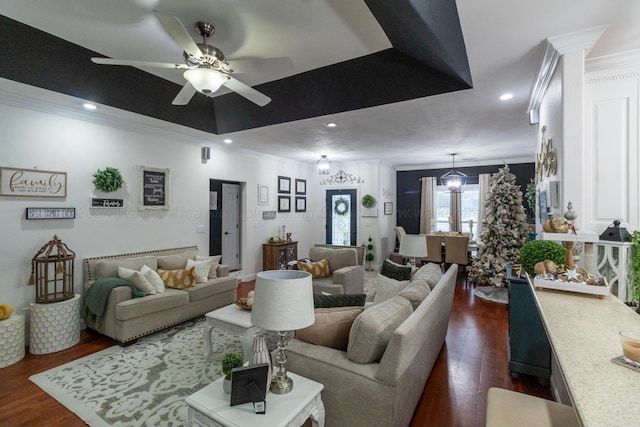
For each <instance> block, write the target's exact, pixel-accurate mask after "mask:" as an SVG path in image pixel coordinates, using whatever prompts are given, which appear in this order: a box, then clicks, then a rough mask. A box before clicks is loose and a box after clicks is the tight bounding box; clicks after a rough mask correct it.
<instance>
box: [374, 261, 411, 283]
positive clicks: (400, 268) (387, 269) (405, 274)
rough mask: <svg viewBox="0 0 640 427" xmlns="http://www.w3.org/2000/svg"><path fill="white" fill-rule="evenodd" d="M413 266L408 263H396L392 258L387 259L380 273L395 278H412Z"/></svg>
mask: <svg viewBox="0 0 640 427" xmlns="http://www.w3.org/2000/svg"><path fill="white" fill-rule="evenodd" d="M412 269H413V268H412V267H411V266H410V265H409V266H406V265H400V264H396V263H395V262H393V261H391V260H390V259H388V258H387V259H385V260H384V262H383V263H382V268H381V269H380V274H382V275H383V276H386V277H388V278H390V279H395V280H409V279H411V272H412Z"/></svg>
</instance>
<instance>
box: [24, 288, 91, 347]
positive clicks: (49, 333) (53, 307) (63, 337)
mask: <svg viewBox="0 0 640 427" xmlns="http://www.w3.org/2000/svg"><path fill="white" fill-rule="evenodd" d="M29 312H30V314H31V318H30V319H29V323H30V326H31V329H30V334H29V352H30V353H31V354H47V353H55V352H56V351H61V350H65V349H67V348H69V347H73V346H74V345H76V344H78V342H79V341H80V295H78V294H76V295H75V296H74V297H73V298H71V299H70V300H67V301H62V302H53V303H50V304H38V303H31V304H29Z"/></svg>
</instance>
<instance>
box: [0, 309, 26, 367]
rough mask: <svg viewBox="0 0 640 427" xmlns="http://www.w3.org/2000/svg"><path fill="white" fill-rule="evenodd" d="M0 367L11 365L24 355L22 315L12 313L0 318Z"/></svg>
mask: <svg viewBox="0 0 640 427" xmlns="http://www.w3.org/2000/svg"><path fill="white" fill-rule="evenodd" d="M0 342H1V343H2V347H3V348H2V351H0V368H4V367H5V366H9V365H13V364H14V363H16V362H19V361H20V360H22V358H23V357H24V344H25V342H24V316H23V315H22V314H13V315H11V317H9V318H8V319H5V320H0Z"/></svg>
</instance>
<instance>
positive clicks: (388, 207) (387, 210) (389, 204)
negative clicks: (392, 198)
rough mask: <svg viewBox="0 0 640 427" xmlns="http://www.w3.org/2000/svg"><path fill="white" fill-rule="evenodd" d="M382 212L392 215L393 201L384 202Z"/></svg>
mask: <svg viewBox="0 0 640 427" xmlns="http://www.w3.org/2000/svg"><path fill="white" fill-rule="evenodd" d="M384 214H385V215H393V202H384Z"/></svg>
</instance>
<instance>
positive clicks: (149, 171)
mask: <svg viewBox="0 0 640 427" xmlns="http://www.w3.org/2000/svg"><path fill="white" fill-rule="evenodd" d="M139 172H140V184H141V186H142V188H141V189H140V209H169V169H158V168H150V167H147V166H140V167H139Z"/></svg>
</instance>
